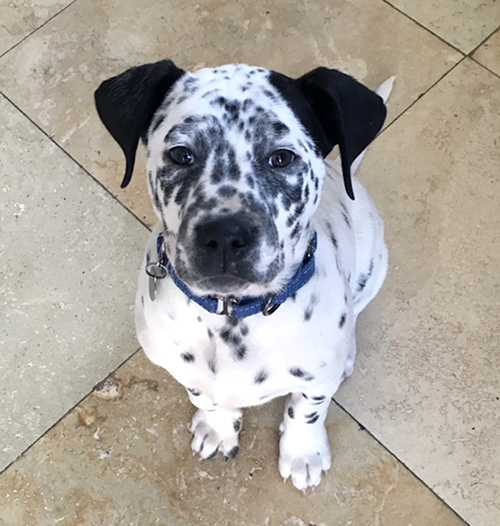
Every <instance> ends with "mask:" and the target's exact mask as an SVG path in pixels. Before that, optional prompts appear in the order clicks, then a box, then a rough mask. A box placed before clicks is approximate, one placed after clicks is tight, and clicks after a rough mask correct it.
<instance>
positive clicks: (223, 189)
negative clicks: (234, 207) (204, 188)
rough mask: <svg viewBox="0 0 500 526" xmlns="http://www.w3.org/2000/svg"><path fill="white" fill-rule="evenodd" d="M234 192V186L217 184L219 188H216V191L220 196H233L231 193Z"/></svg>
mask: <svg viewBox="0 0 500 526" xmlns="http://www.w3.org/2000/svg"><path fill="white" fill-rule="evenodd" d="M236 192H237V190H236V188H235V187H234V186H229V185H223V186H219V188H218V189H217V193H218V194H219V195H220V196H221V197H233V195H234V194H236Z"/></svg>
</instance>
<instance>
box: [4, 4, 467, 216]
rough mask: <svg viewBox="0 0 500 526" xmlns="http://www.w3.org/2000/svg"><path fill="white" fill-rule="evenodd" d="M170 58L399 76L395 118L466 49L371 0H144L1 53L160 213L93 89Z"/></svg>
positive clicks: (86, 8) (27, 94) (105, 165)
mask: <svg viewBox="0 0 500 526" xmlns="http://www.w3.org/2000/svg"><path fill="white" fill-rule="evenodd" d="M360 28H377V30H376V31H367V30H366V29H360ZM165 56H169V57H171V58H173V59H174V60H175V61H176V62H177V63H178V64H179V65H180V66H182V67H184V68H186V69H190V68H196V67H200V66H202V65H216V64H220V63H225V62H250V63H259V64H260V65H263V66H266V67H270V68H274V69H277V70H279V71H282V72H284V73H288V74H290V75H298V74H300V73H303V72H305V71H307V70H308V69H311V68H312V67H315V66H317V65H329V66H332V67H338V68H339V69H342V70H345V71H346V72H348V73H351V74H353V75H355V76H357V77H358V78H359V79H361V80H364V81H365V82H366V83H367V84H368V85H370V86H372V87H374V88H375V87H376V86H377V85H378V84H379V83H380V82H382V81H383V80H385V79H386V78H388V77H389V76H391V75H398V79H399V80H398V85H397V87H396V90H395V93H394V96H393V97H392V99H391V104H390V108H389V120H391V119H393V118H394V117H395V116H396V115H398V114H399V113H401V112H402V111H403V110H404V109H405V108H407V107H408V106H409V105H410V104H411V103H412V102H413V101H414V100H415V99H416V98H417V97H418V96H419V95H420V94H421V93H423V92H425V91H426V90H427V89H428V88H429V87H430V86H431V85H432V84H433V83H435V82H436V81H437V80H438V79H439V78H440V77H441V76H442V75H443V74H444V73H445V72H446V71H447V70H449V69H450V68H451V67H452V65H454V64H455V63H456V62H457V60H458V59H459V58H460V54H459V53H458V52H456V51H453V50H452V49H451V48H449V47H448V46H446V45H445V44H443V43H442V42H441V41H439V40H438V39H437V38H435V37H434V36H432V35H430V34H429V33H428V32H427V31H425V30H423V29H422V28H419V27H418V26H416V24H414V23H413V22H412V21H410V20H409V19H408V18H407V17H406V16H404V15H402V14H400V13H398V12H397V11H396V10H394V9H393V8H391V7H390V6H388V5H387V4H386V3H384V2H373V1H371V0H354V1H347V0H337V1H335V2H331V1H330V0H319V1H318V2H314V3H305V4H302V3H300V2H299V3H295V4H291V3H290V2H288V1H286V0H278V1H277V2H273V4H272V5H271V4H269V3H267V2H264V1H263V0H258V1H257V2H255V1H250V0H245V1H242V2H214V1H213V0H202V1H201V2H197V3H189V2H186V3H184V4H183V6H182V8H179V7H174V4H173V3H172V2H159V3H158V2H156V3H152V4H150V5H148V9H144V8H143V3H142V2H140V1H139V0H130V1H128V2H126V3H125V4H124V3H123V2H121V1H119V0H108V1H106V2H101V1H100V0H78V2H76V3H75V4H74V5H72V6H71V7H70V8H68V9H67V10H66V11H65V12H64V13H62V14H61V15H60V16H58V17H57V18H56V19H54V20H53V21H51V22H50V23H49V24H47V25H46V26H45V27H44V28H43V29H42V30H40V31H38V32H37V33H36V34H34V35H33V36H32V37H31V38H30V39H28V40H27V41H26V42H24V43H23V44H22V45H21V46H19V47H18V48H16V49H15V50H13V51H12V52H11V53H9V54H8V55H7V56H6V57H4V58H3V60H1V61H0V79H2V80H0V88H1V89H2V90H4V92H5V93H6V94H7V95H8V96H9V97H10V98H11V99H12V100H13V101H15V102H16V103H18V104H19V105H21V107H22V108H23V110H25V111H26V113H27V114H28V115H29V116H30V117H31V118H32V119H33V120H34V121H35V122H37V123H38V124H39V125H40V126H41V127H42V128H43V129H45V130H47V131H48V133H49V134H51V135H52V136H54V137H55V139H56V140H57V141H58V142H59V143H60V144H61V145H62V146H63V147H64V148H66V149H67V150H68V151H69V152H70V153H71V154H72V155H73V156H74V157H75V158H76V159H78V161H79V162H81V163H82V164H83V165H84V166H85V167H86V168H87V169H89V170H90V171H91V173H92V174H93V175H95V176H96V177H97V178H98V179H99V180H100V181H102V182H103V184H104V185H105V186H106V187H108V188H110V189H111V190H112V192H113V193H116V194H118V195H119V197H120V199H121V200H122V201H123V202H125V203H126V204H127V206H129V207H131V208H132V209H133V210H134V211H135V212H136V213H137V214H138V215H139V216H141V217H144V218H147V220H148V221H149V222H151V221H152V212H151V207H150V204H149V199H148V197H147V192H146V189H145V182H144V179H145V178H144V174H143V163H142V161H141V160H139V161H138V162H137V170H136V171H137V174H136V177H135V181H133V182H132V184H131V186H130V187H128V188H127V189H126V190H125V191H123V190H119V188H118V186H119V183H120V182H121V176H122V171H123V160H122V154H121V151H120V150H119V149H118V147H117V146H116V145H115V144H114V143H113V142H112V140H111V139H110V138H109V137H108V136H107V134H106V132H105V131H104V129H103V127H102V125H101V124H100V122H98V118H97V116H96V114H95V111H94V107H93V91H94V89H95V88H96V87H97V85H98V84H99V82H100V81H101V80H103V79H104V78H106V77H108V76H111V75H114V74H117V73H118V72H121V71H122V70H124V69H126V68H127V67H130V66H131V65H136V64H140V63H143V62H147V61H153V60H158V59H161V58H164V57H165Z"/></svg>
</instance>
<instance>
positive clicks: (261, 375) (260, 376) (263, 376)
mask: <svg viewBox="0 0 500 526" xmlns="http://www.w3.org/2000/svg"><path fill="white" fill-rule="evenodd" d="M268 377H269V373H268V372H267V371H266V370H265V369H262V370H261V371H259V372H258V373H257V374H256V376H255V380H254V381H255V383H256V384H261V383H262V382H265V381H266V380H267V379H268Z"/></svg>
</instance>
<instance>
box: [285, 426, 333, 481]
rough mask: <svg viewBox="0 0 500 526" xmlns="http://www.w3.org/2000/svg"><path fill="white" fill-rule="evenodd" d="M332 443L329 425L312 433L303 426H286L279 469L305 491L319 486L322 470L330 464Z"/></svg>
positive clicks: (328, 467)
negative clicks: (328, 435)
mask: <svg viewBox="0 0 500 526" xmlns="http://www.w3.org/2000/svg"><path fill="white" fill-rule="evenodd" d="M331 463H332V461H331V453H330V445H329V443H328V437H327V434H326V429H325V427H324V426H321V428H320V429H315V432H314V434H312V433H309V432H307V433H301V430H300V429H297V428H295V429H293V430H292V429H286V430H285V431H284V432H283V434H282V435H281V439H280V458H279V472H280V474H281V476H282V477H283V478H284V479H285V480H287V479H288V478H289V477H291V478H292V482H293V485H294V486H295V487H296V488H297V489H299V490H301V491H305V490H306V489H307V488H310V487H312V488H313V487H315V486H318V484H319V483H320V482H321V476H322V474H323V471H328V470H329V469H330V466H331Z"/></svg>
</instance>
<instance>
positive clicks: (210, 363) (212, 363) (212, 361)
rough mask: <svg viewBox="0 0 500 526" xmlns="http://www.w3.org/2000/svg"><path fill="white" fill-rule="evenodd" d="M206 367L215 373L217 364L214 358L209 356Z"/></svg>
mask: <svg viewBox="0 0 500 526" xmlns="http://www.w3.org/2000/svg"><path fill="white" fill-rule="evenodd" d="M208 368H209V369H210V371H211V372H212V373H213V374H217V364H216V362H215V358H210V360H208Z"/></svg>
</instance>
